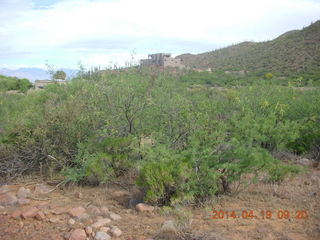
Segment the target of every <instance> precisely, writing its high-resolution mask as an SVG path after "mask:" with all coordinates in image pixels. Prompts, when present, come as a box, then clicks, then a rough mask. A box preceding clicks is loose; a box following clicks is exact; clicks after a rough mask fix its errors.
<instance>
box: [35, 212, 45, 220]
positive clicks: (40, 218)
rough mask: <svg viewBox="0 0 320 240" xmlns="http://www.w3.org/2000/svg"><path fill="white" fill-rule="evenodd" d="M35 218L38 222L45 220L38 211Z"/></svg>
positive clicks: (42, 214)
mask: <svg viewBox="0 0 320 240" xmlns="http://www.w3.org/2000/svg"><path fill="white" fill-rule="evenodd" d="M35 218H36V219H37V220H39V221H43V220H44V219H45V218H46V216H45V215H44V213H43V212H42V211H39V212H37V214H36V216H35Z"/></svg>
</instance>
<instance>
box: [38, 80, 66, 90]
mask: <svg viewBox="0 0 320 240" xmlns="http://www.w3.org/2000/svg"><path fill="white" fill-rule="evenodd" d="M54 83H55V84H66V81H61V80H58V81H52V80H36V81H35V82H34V87H35V89H43V88H45V87H46V86H47V85H49V84H54Z"/></svg>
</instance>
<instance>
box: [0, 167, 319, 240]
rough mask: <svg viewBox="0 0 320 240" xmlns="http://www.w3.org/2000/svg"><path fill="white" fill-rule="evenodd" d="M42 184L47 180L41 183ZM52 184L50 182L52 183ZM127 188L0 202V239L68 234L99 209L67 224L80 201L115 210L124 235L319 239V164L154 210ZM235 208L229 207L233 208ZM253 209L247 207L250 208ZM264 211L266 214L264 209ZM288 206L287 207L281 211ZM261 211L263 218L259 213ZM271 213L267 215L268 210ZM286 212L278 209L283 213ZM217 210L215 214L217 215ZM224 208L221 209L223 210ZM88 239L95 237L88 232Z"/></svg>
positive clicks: (29, 182) (72, 190)
mask: <svg viewBox="0 0 320 240" xmlns="http://www.w3.org/2000/svg"><path fill="white" fill-rule="evenodd" d="M39 181H40V180H38V179H30V178H29V179H28V178H25V179H20V180H18V181H17V182H15V183H12V184H11V185H10V186H9V187H10V189H11V190H12V191H16V190H17V189H19V188H20V187H21V186H23V187H25V188H29V189H31V190H33V189H34V188H35V186H36V185H37V184H39V183H41V182H39ZM45 184H48V182H47V183H45ZM53 186H54V185H53V184H52V186H51V187H53ZM130 196H131V193H130V192H129V191H128V190H126V189H124V188H122V187H120V186H118V185H113V186H108V187H79V186H69V187H65V188H64V189H56V190H54V191H52V192H50V193H48V194H45V195H42V196H40V197H33V198H32V199H31V201H30V202H29V203H27V204H25V205H22V206H19V205H14V206H6V207H2V208H0V239H2V240H23V239H26V240H36V239H37V240H44V239H46V240H50V239H52V240H60V239H68V238H69V235H68V233H70V232H72V229H76V228H84V227H85V226H87V225H90V224H92V223H93V222H94V221H95V218H97V217H98V215H99V213H91V215H90V217H89V218H86V219H84V220H79V221H76V223H75V224H72V225H71V224H69V223H68V221H70V216H69V215H68V214H63V212H65V211H66V210H67V209H70V208H73V207H78V206H82V207H84V208H86V209H89V208H90V206H96V207H98V208H100V209H101V208H102V207H107V208H108V209H109V211H112V212H113V213H116V214H119V215H120V216H121V219H120V220H117V221H115V223H114V224H115V225H116V226H117V227H119V228H120V229H121V231H122V235H121V236H120V237H118V238H112V239H121V240H122V239H123V240H147V239H178V235H179V236H180V237H181V239H183V237H184V239H190V240H191V239H195V240H200V239H212V240H228V239H230V240H231V239H239V240H242V239H243V240H250V239H268V240H273V239H277V240H309V239H310V240H319V239H320V170H319V168H318V169H313V168H310V169H309V170H308V172H306V173H303V174H299V175H297V176H295V177H293V178H287V179H286V180H285V181H284V182H282V183H281V184H279V185H278V184H267V183H265V184H264V183H259V184H253V185H250V186H249V187H248V188H246V189H245V190H243V191H241V192H240V193H239V194H238V195H237V196H222V197H216V198H215V199H213V200H212V201H211V202H210V203H206V204H204V205H203V206H201V207H199V206H198V207H187V208H179V209H178V210H177V209H176V210H174V209H170V208H168V207H167V208H156V210H155V211H153V212H137V211H136V210H135V209H130V208H129V207H128V201H129V200H130ZM34 206H35V207H37V208H38V209H40V210H42V211H43V212H44V213H45V218H44V219H42V220H37V219H35V218H26V219H23V218H20V217H18V218H13V216H12V214H13V213H14V211H16V210H21V212H23V211H26V210H27V209H30V208H31V207H34ZM233 211H234V212H233ZM250 211H252V212H250ZM267 211H268V216H267V215H266V213H267ZM285 211H287V212H285ZM263 213H265V215H264V219H263ZM270 213H271V214H272V216H271V215H270ZM288 213H289V214H290V216H288V215H283V214H288ZM219 214H220V215H219ZM222 214H223V215H222ZM168 220H175V222H176V223H177V224H178V227H177V229H178V230H179V232H180V233H179V234H178V235H176V236H172V235H171V236H167V237H165V236H163V235H161V234H162V233H161V226H162V225H163V223H164V222H166V221H168ZM87 239H94V238H93V237H92V236H90V237H88V238H87Z"/></svg>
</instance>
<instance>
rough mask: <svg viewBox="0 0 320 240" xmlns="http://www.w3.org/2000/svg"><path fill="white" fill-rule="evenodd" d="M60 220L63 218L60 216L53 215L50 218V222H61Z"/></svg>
mask: <svg viewBox="0 0 320 240" xmlns="http://www.w3.org/2000/svg"><path fill="white" fill-rule="evenodd" d="M60 220H61V219H60V217H58V216H55V217H51V218H50V219H49V222H51V223H57V222H59V221H60Z"/></svg>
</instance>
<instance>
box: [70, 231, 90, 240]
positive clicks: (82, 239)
mask: <svg viewBox="0 0 320 240" xmlns="http://www.w3.org/2000/svg"><path fill="white" fill-rule="evenodd" d="M86 239H87V234H86V232H85V231H84V230H83V229H80V228H78V229H75V230H73V231H72V232H71V235H70V238H69V240H86Z"/></svg>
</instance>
